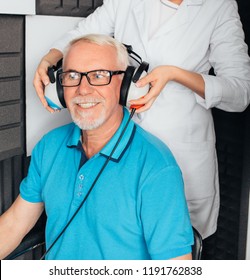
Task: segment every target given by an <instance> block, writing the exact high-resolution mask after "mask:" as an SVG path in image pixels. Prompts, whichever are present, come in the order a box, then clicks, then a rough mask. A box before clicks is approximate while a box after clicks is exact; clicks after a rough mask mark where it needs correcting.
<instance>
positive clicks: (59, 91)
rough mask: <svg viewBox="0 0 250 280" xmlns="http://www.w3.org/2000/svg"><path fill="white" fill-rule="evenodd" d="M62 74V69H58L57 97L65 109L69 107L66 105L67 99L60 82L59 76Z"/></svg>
mask: <svg viewBox="0 0 250 280" xmlns="http://www.w3.org/2000/svg"><path fill="white" fill-rule="evenodd" d="M62 72H63V70H62V68H60V69H58V70H57V72H56V91H57V96H58V99H59V101H60V103H61V104H62V106H63V107H64V108H66V107H67V105H66V102H65V99H64V91H63V86H62V85H61V83H60V80H59V75H60V74H61V73H62Z"/></svg>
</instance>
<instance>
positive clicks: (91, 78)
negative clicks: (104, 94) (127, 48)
mask: <svg viewBox="0 0 250 280" xmlns="http://www.w3.org/2000/svg"><path fill="white" fill-rule="evenodd" d="M124 73H125V71H121V70H119V71H109V70H102V69H100V70H93V71H89V72H77V71H66V72H62V73H60V74H59V82H60V84H61V85H62V86H63V87H76V86H79V85H80V83H81V81H82V77H83V76H86V78H87V81H88V83H89V84H90V85H92V86H105V85H108V84H109V83H110V82H111V79H112V76H113V75H120V74H124Z"/></svg>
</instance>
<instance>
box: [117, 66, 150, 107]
mask: <svg viewBox="0 0 250 280" xmlns="http://www.w3.org/2000/svg"><path fill="white" fill-rule="evenodd" d="M148 66H149V64H148V63H147V62H142V63H141V64H140V66H139V67H138V68H135V67H133V66H128V68H127V70H126V72H125V74H124V78H123V81H122V85H121V94H120V104H121V105H122V106H126V107H128V108H129V107H130V105H129V100H132V99H138V98H141V97H143V96H145V95H146V94H147V93H148V91H149V84H147V85H146V86H144V87H140V88H139V87H137V86H136V85H135V83H136V82H137V81H138V80H139V79H140V78H142V77H144V76H146V75H147V70H148Z"/></svg>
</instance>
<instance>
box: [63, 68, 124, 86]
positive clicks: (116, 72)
mask: <svg viewBox="0 0 250 280" xmlns="http://www.w3.org/2000/svg"><path fill="white" fill-rule="evenodd" d="M97 71H106V72H108V73H109V81H108V82H107V83H105V84H101V85H96V84H93V83H91V81H90V78H89V76H88V74H89V73H93V72H97ZM125 72H126V71H123V70H117V71H111V70H106V69H97V70H91V71H88V72H78V71H64V72H61V73H60V74H59V76H58V78H59V82H60V85H61V86H62V87H78V86H79V85H80V84H81V82H82V77H83V76H85V77H86V79H87V81H88V83H89V84H90V85H91V86H107V85H109V84H110V83H111V80H112V77H113V76H114V75H120V74H124V73H125ZM65 73H77V74H80V75H81V77H80V80H79V82H78V84H77V85H73V86H65V85H63V84H62V79H61V76H62V75H63V74H65Z"/></svg>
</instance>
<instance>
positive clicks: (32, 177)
mask: <svg viewBox="0 0 250 280" xmlns="http://www.w3.org/2000/svg"><path fill="white" fill-rule="evenodd" d="M128 118H129V114H128V112H127V110H124V118H123V121H122V123H121V125H120V127H119V129H118V130H117V132H116V133H115V134H114V136H113V137H112V138H111V140H110V141H109V142H108V143H107V145H106V146H105V147H104V148H103V149H102V150H101V151H100V152H99V153H97V154H96V155H94V156H93V157H91V158H90V159H88V160H82V159H84V154H83V150H82V149H81V148H79V139H80V138H81V137H80V136H81V130H80V129H79V127H78V126H76V125H75V124H74V123H71V124H68V125H65V126H62V127H59V128H57V129H54V130H52V131H51V132H49V133H48V134H47V135H45V136H44V137H43V138H42V139H41V141H40V142H39V143H38V144H37V145H36V147H35V148H34V150H33V153H32V160H31V163H30V167H29V172H28V176H27V177H26V178H25V179H24V180H23V182H22V183H21V187H20V192H21V197H22V198H23V199H25V200H27V201H29V202H32V203H36V202H44V204H45V210H46V214H47V225H46V245H47V247H49V246H50V245H51V244H52V242H53V241H54V240H55V238H56V237H57V236H58V234H59V233H60V231H61V230H62V229H63V228H64V226H65V224H66V223H67V222H68V220H69V219H70V218H71V217H72V215H73V214H74V212H75V211H76V209H77V208H78V206H79V205H80V203H81V202H82V200H83V198H84V197H85V195H86V193H87V192H88V190H89V188H90V187H91V185H92V183H93V181H94V180H95V178H96V176H97V174H98V173H99V171H100V169H101V168H102V166H103V164H104V162H105V161H106V159H107V157H108V156H109V155H110V153H111V151H112V149H113V147H114V145H115V143H116V141H117V139H118V138H119V135H120V134H121V131H122V130H123V128H124V126H125V123H126V122H127V120H128ZM81 160H82V164H80V162H81ZM192 244H193V235H192V228H191V224H190V219H189V214H188V210H187V205H186V201H185V196H184V188H183V180H182V175H181V172H180V169H179V167H178V165H177V164H176V161H175V159H174V157H173V156H172V154H171V152H170V151H169V149H168V148H167V147H166V145H165V144H163V143H162V142H161V141H160V140H159V139H158V138H156V137H154V136H152V135H151V134H149V133H148V132H146V131H144V130H143V129H142V128H141V127H139V126H137V125H136V124H135V123H134V122H133V121H130V123H129V125H128V127H127V129H126V132H125V134H124V136H123V138H122V140H121V142H120V143H119V145H118V147H117V149H116V151H115V153H114V154H113V156H112V157H111V160H110V161H109V163H108V165H107V166H106V168H105V169H104V171H103V172H102V174H101V176H100V177H99V179H98V181H97V183H96V185H95V186H94V188H93V190H92V192H91V193H90V195H89V197H88V199H87V200H86V202H85V203H84V205H83V207H82V208H81V210H80V211H79V212H78V214H77V215H76V217H75V218H74V220H73V221H72V223H71V224H70V226H69V227H68V228H67V230H66V231H65V232H64V234H63V235H62V236H61V237H60V239H59V240H58V242H57V243H56V244H55V246H54V247H53V248H52V249H51V251H50V252H49V253H48V255H47V259H73V260H76V259H82V260H84V259H86V260H94V259H98V260H101V259H108V260H116V259H123V260H125V259H128V260H137V259H142V260H143V259H169V258H174V257H176V256H180V255H184V254H187V253H189V252H191V245H192Z"/></svg>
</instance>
